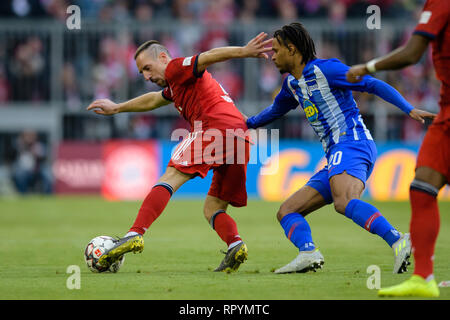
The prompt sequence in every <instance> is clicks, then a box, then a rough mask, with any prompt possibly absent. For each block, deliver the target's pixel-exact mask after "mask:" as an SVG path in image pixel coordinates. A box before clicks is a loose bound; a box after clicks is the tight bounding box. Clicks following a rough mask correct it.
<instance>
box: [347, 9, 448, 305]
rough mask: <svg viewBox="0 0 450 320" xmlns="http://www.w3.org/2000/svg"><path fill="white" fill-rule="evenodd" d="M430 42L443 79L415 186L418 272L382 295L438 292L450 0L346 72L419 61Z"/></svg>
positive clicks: (355, 74)
mask: <svg viewBox="0 0 450 320" xmlns="http://www.w3.org/2000/svg"><path fill="white" fill-rule="evenodd" d="M430 42H431V44H432V50H433V53H432V56H433V64H434V67H435V70H436V76H437V78H438V79H439V80H441V92H440V101H439V104H440V112H439V114H438V115H437V117H436V118H435V119H434V121H433V123H432V124H431V125H430V127H429V128H428V131H427V133H426V135H425V137H424V140H423V142H422V145H421V147H420V150H419V154H418V157H417V163H416V173H415V177H414V180H413V182H412V183H411V185H410V203H411V209H412V215H411V223H410V230H411V242H412V247H413V254H414V260H415V267H414V275H413V276H412V277H411V278H410V279H409V280H407V281H405V282H403V283H401V284H399V285H396V286H393V287H389V288H383V289H381V290H379V292H378V294H379V295H380V296H400V297H401V296H423V297H438V296H439V288H438V286H437V284H436V281H435V279H434V276H433V259H434V247H435V244H436V239H437V236H438V233H439V227H440V222H439V208H438V204H437V200H436V197H437V195H438V193H439V190H440V189H441V188H442V187H443V186H445V185H446V184H448V183H449V182H450V1H447V0H428V1H427V2H426V4H425V7H424V9H423V12H422V14H421V16H420V21H419V23H418V25H417V27H416V29H415V30H414V33H413V35H412V37H411V38H410V40H409V41H408V42H407V43H406V45H405V46H403V47H401V48H398V49H396V50H394V51H393V52H391V53H389V54H387V55H386V56H384V57H381V58H377V59H374V60H371V61H369V62H368V63H367V64H364V65H357V66H354V67H352V68H351V69H350V70H349V71H348V73H347V80H348V81H351V82H355V81H358V80H359V79H360V77H361V76H363V75H365V74H368V73H373V72H375V71H380V70H392V69H400V68H403V67H406V66H409V65H412V64H415V63H417V62H418V61H419V59H420V58H421V57H422V55H423V54H424V52H425V51H426V49H427V47H428V44H429V43H430Z"/></svg>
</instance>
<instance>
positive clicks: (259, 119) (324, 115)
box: [247, 59, 413, 152]
mask: <svg viewBox="0 0 450 320" xmlns="http://www.w3.org/2000/svg"><path fill="white" fill-rule="evenodd" d="M348 69H349V67H348V66H347V65H345V64H343V63H341V62H340V61H339V60H337V59H313V60H311V61H310V62H308V63H307V64H306V65H305V68H304V69H303V73H302V76H301V78H300V79H296V78H295V77H294V76H293V75H291V74H289V75H288V76H287V77H286V79H285V80H284V82H283V86H282V88H281V91H280V93H279V94H278V95H277V96H276V98H275V100H274V103H273V104H272V105H271V106H270V107H268V108H266V109H265V110H263V111H262V112H261V113H259V114H258V115H256V116H254V117H251V118H249V119H248V120H247V125H248V127H249V128H257V127H260V126H262V125H265V124H267V123H269V122H272V121H273V120H275V119H277V118H279V117H281V116H282V115H284V114H285V113H287V112H288V111H290V110H292V109H295V108H296V107H297V106H298V105H300V106H301V107H302V108H303V110H304V112H305V115H306V118H307V119H308V121H309V123H310V125H311V126H312V128H313V129H314V131H315V133H316V134H317V136H318V137H319V139H320V141H321V142H322V146H323V148H324V150H325V152H327V151H328V150H329V148H330V147H331V146H332V145H334V144H336V143H339V142H342V141H349V140H372V136H371V134H370V132H369V130H368V129H367V128H366V126H365V124H364V121H363V119H362V117H361V115H360V113H359V109H358V106H357V104H356V102H355V100H354V99H353V95H352V90H356V91H364V92H369V93H374V94H376V95H378V96H380V97H381V98H383V99H384V100H386V101H388V102H390V103H392V104H395V105H396V106H397V107H399V108H400V109H402V110H403V111H405V112H406V113H408V114H409V112H410V111H411V110H412V109H413V107H412V106H411V105H410V104H409V103H408V102H407V101H406V100H405V99H404V98H403V97H402V96H401V95H400V94H399V93H398V92H397V91H396V90H395V89H394V88H392V87H391V86H389V85H388V84H386V83H384V82H383V81H381V80H378V79H376V78H373V77H371V76H365V77H364V78H363V80H362V81H361V82H358V83H349V82H347V80H346V77H345V74H346V72H347V70H348Z"/></svg>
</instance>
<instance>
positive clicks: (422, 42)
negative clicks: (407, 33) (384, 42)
mask: <svg viewBox="0 0 450 320" xmlns="http://www.w3.org/2000/svg"><path fill="white" fill-rule="evenodd" d="M429 41H430V39H429V38H427V37H424V36H422V35H419V34H414V35H413V36H412V37H411V38H410V39H409V41H408V42H407V43H406V45H404V46H403V47H400V48H397V49H395V50H394V51H392V52H390V53H388V54H387V55H385V56H383V57H380V58H377V59H373V60H371V61H369V62H368V63H366V64H358V65H355V66H353V67H351V69H350V70H349V71H348V72H347V81H349V82H352V83H355V82H358V81H361V80H362V77H363V76H364V75H366V74H370V73H374V72H375V71H382V70H397V69H401V68H404V67H407V66H410V65H413V64H416V63H417V62H418V61H419V60H420V58H421V57H422V55H423V54H424V52H425V51H426V50H427V47H428V42H429ZM369 69H370V70H369Z"/></svg>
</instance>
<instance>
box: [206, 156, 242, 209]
mask: <svg viewBox="0 0 450 320" xmlns="http://www.w3.org/2000/svg"><path fill="white" fill-rule="evenodd" d="M213 170H214V174H213V178H212V182H211V186H210V188H209V191H208V195H209V196H213V197H216V198H219V199H221V200H223V201H227V202H228V203H229V204H231V205H232V206H233V207H244V206H246V205H247V186H246V180H247V164H224V165H222V166H220V167H218V168H214V169H213Z"/></svg>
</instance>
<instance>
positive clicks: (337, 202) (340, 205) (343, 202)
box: [334, 198, 350, 214]
mask: <svg viewBox="0 0 450 320" xmlns="http://www.w3.org/2000/svg"><path fill="white" fill-rule="evenodd" d="M349 201H350V200H349V199H347V198H336V199H334V209H335V210H336V212H338V213H340V214H345V208H346V207H347V204H348V203H349Z"/></svg>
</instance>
